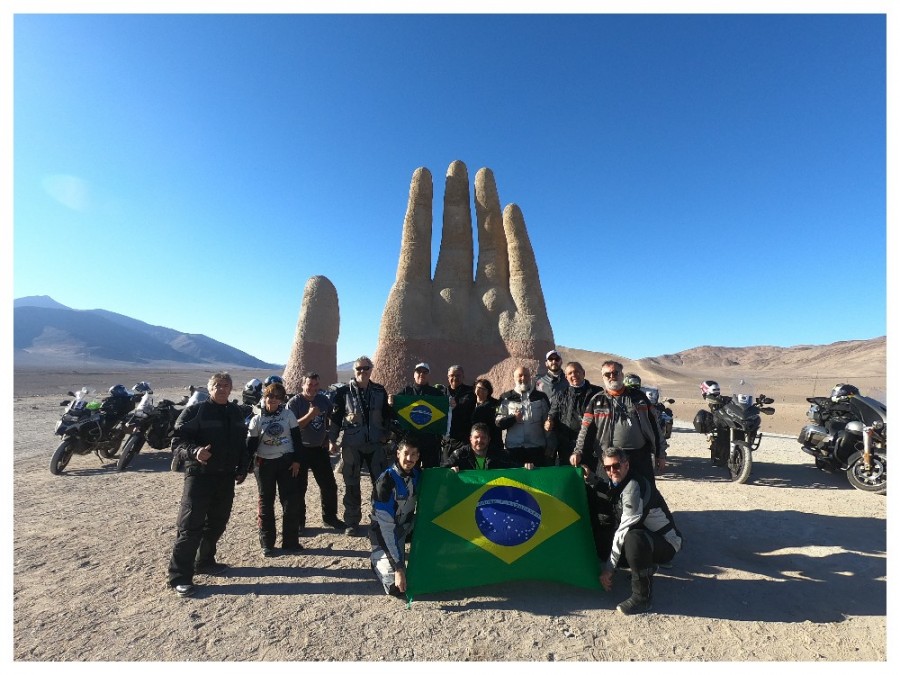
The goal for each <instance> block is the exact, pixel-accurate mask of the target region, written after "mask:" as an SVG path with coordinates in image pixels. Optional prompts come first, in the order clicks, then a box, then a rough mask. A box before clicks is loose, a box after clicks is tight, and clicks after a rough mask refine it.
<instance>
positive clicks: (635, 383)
mask: <svg viewBox="0 0 900 675" xmlns="http://www.w3.org/2000/svg"><path fill="white" fill-rule="evenodd" d="M622 383H623V384H624V385H625V386H626V387H628V388H629V389H640V387H641V377H640V375H635V374H634V373H628V375H626V376H625V379H624V380H622Z"/></svg>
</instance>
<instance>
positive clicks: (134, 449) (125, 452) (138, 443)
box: [116, 431, 144, 471]
mask: <svg viewBox="0 0 900 675" xmlns="http://www.w3.org/2000/svg"><path fill="white" fill-rule="evenodd" d="M142 447H144V434H142V433H141V432H140V431H138V432H137V433H134V434H131V435H130V436H129V437H128V440H126V441H125V445H124V446H123V447H122V454H121V455H120V456H119V461H118V462H116V470H117V471H124V470H125V467H127V466H128V465H129V464H131V460H132V459H134V458H135V457H136V456H137V454H138V453H139V452H140V451H141V448H142Z"/></svg>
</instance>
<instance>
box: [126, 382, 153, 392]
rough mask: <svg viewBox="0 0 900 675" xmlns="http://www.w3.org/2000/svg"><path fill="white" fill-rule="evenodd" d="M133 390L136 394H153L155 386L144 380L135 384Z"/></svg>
mask: <svg viewBox="0 0 900 675" xmlns="http://www.w3.org/2000/svg"><path fill="white" fill-rule="evenodd" d="M131 391H133V392H134V393H135V394H148V393H149V394H152V393H153V387H151V386H150V383H149V382H147V381H145V380H142V381H141V382H138V383H137V384H136V385H134V386H133V387H132V388H131Z"/></svg>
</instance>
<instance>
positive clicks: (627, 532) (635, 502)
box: [585, 447, 682, 614]
mask: <svg viewBox="0 0 900 675" xmlns="http://www.w3.org/2000/svg"><path fill="white" fill-rule="evenodd" d="M600 468H601V469H602V470H603V472H604V473H605V474H606V479H607V480H606V481H597V480H596V479H595V478H594V477H593V476H591V475H590V471H586V472H585V481H586V482H587V483H588V484H589V485H592V486H593V487H595V488H599V489H600V490H602V492H603V498H604V499H608V500H609V502H608V503H609V504H610V506H611V510H612V519H611V523H610V525H608V526H607V527H605V528H601V529H600V532H601V534H602V535H603V542H602V543H603V549H602V550H600V551H598V553H600V556H601V559H602V558H606V562H605V563H604V566H603V571H602V572H601V573H600V583H601V585H602V586H603V588H604V589H606V590H607V591H610V590H612V586H613V575H614V574H615V571H616V568H618V567H627V568H629V569H630V570H631V596H630V597H629V598H628V599H627V600H625V601H624V602H620V603H619V604H618V605H616V609H617V610H618V611H620V612H622V613H623V614H639V613H641V612H646V611H648V610H649V609H651V607H652V599H653V574H654V573H655V572H656V569H657V566H658V565H660V564H666V563H668V562H670V561H671V560H672V558H674V557H675V554H676V553H678V551H680V550H681V544H682V537H681V532H679V531H678V528H677V527H676V526H675V519H674V517H673V516H672V512H671V511H670V510H669V507H668V505H667V504H666V500H665V499H663V496H662V495H661V494H660V493H659V491H658V490H657V489H656V486H655V485H654V484H653V483H652V482H651V481H649V480H647V479H646V478H645V477H644V476H641V475H640V474H637V473H634V472H632V470H631V464H630V462H629V459H628V453H627V452H625V451H624V450H623V449H622V448H615V447H611V448H606V449H605V450H604V451H603V455H602V457H601V462H600ZM607 552H608V553H607Z"/></svg>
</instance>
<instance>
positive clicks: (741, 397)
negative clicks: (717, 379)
mask: <svg viewBox="0 0 900 675" xmlns="http://www.w3.org/2000/svg"><path fill="white" fill-rule="evenodd" d="M735 399H737V402H738V404H740V405H752V404H753V396H752V395H751V394H737V395H736V396H735Z"/></svg>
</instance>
